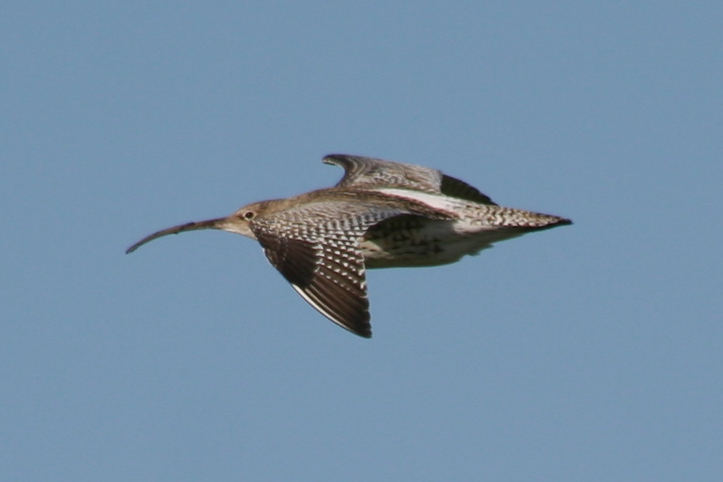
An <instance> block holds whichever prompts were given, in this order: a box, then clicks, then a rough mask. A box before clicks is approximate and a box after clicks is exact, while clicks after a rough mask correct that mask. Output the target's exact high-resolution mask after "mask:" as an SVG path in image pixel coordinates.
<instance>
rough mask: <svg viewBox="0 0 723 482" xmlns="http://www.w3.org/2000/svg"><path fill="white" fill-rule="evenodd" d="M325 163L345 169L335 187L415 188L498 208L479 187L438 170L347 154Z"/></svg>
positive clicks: (327, 159)
mask: <svg viewBox="0 0 723 482" xmlns="http://www.w3.org/2000/svg"><path fill="white" fill-rule="evenodd" d="M323 161H324V162H325V163H326V164H336V165H337V166H341V167H343V168H344V171H345V172H344V177H342V179H341V181H339V182H338V183H337V184H336V186H337V187H349V186H354V187H357V188H366V189H374V188H403V189H416V190H419V191H423V192H428V193H433V194H444V195H447V196H451V197H455V198H458V199H464V200H466V201H473V202H477V203H480V204H491V205H495V203H494V202H492V200H491V199H490V198H489V197H488V196H486V195H484V194H482V193H481V192H480V191H479V190H478V189H477V188H475V187H473V186H470V185H469V184H467V183H466V182H464V181H460V180H459V179H456V178H454V177H451V176H447V175H446V174H443V173H442V172H441V171H439V170H437V169H432V168H429V167H422V166H415V165H413V164H403V163H401V162H392V161H385V160H383V159H375V158H372V157H362V156H350V155H347V154H330V155H328V156H326V157H324V159H323Z"/></svg>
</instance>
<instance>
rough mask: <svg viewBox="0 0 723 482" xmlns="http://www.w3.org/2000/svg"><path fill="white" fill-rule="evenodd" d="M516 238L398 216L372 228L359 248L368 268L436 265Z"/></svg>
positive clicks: (463, 225) (456, 224)
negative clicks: (503, 240)
mask: <svg viewBox="0 0 723 482" xmlns="http://www.w3.org/2000/svg"><path fill="white" fill-rule="evenodd" d="M502 231H506V232H505V233H503V232H502ZM519 234H522V233H519ZM517 235H518V233H516V232H512V231H510V230H500V229H499V228H498V229H480V227H479V226H476V227H475V228H474V229H472V228H471V226H469V225H468V224H467V223H465V222H464V221H460V220H456V221H447V220H429V219H423V218H419V217H416V216H401V217H399V218H393V219H392V220H388V221H385V222H383V223H380V224H379V225H377V226H374V227H373V228H371V229H370V230H369V231H368V232H367V233H366V235H365V236H364V238H363V239H362V242H361V244H360V247H361V249H362V254H363V255H364V260H365V265H366V267H367V268H397V267H422V266H439V265H443V264H449V263H454V262H456V261H459V259H460V258H462V257H463V256H465V255H475V254H477V253H479V252H480V251H481V250H483V249H485V248H488V247H490V246H491V245H492V243H493V242H495V241H500V240H502V239H508V238H510V237H515V236H517Z"/></svg>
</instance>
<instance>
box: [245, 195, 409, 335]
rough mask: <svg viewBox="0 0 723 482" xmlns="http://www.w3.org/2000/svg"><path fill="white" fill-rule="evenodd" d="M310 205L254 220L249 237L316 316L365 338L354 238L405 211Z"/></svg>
mask: <svg viewBox="0 0 723 482" xmlns="http://www.w3.org/2000/svg"><path fill="white" fill-rule="evenodd" d="M317 208H318V206H314V203H310V204H307V205H305V206H298V207H293V208H290V209H288V210H285V211H283V212H281V213H276V214H275V215H272V216H270V217H268V218H257V219H256V220H255V221H254V224H253V228H252V229H253V230H254V234H256V237H257V239H258V240H259V243H261V246H262V247H263V248H264V252H265V254H266V257H267V258H268V259H269V261H270V262H271V264H272V265H273V266H274V267H275V268H276V269H278V270H279V272H280V273H281V274H282V275H283V276H284V278H286V280H287V281H288V282H289V283H291V285H292V286H293V288H294V289H295V290H296V291H297V292H298V293H299V294H300V295H301V296H302V297H303V298H304V299H305V300H306V301H307V302H308V303H309V304H310V305H311V306H313V307H314V308H316V309H317V310H318V311H319V312H320V313H321V314H323V315H324V316H326V317H327V318H329V319H330V320H331V321H333V322H334V323H336V324H337V325H339V326H341V327H343V328H345V329H347V330H349V331H351V332H352V333H355V334H357V335H359V336H362V337H365V338H369V337H371V334H372V332H371V324H370V323H369V319H370V315H369V299H368V298H367V289H366V288H367V287H366V274H365V273H366V269H365V267H364V256H363V255H362V251H361V248H360V246H359V243H360V240H361V238H362V236H363V235H364V233H365V232H366V230H367V229H368V228H369V226H371V225H373V224H375V223H377V222H379V221H382V220H384V219H387V218H389V217H392V216H395V215H397V214H405V213H407V211H405V210H403V209H400V208H394V207H392V208H388V209H377V210H376V211H374V212H372V211H370V210H369V207H365V206H364V204H363V203H350V202H343V203H339V204H337V205H334V206H333V208H334V209H333V211H332V210H324V209H317Z"/></svg>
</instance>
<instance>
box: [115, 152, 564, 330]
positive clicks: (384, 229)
mask: <svg viewBox="0 0 723 482" xmlns="http://www.w3.org/2000/svg"><path fill="white" fill-rule="evenodd" d="M324 162H325V163H327V164H336V165H339V166H342V167H343V168H344V170H345V175H344V177H343V178H342V179H341V181H339V183H337V185H336V186H334V187H332V188H328V189H320V190H317V191H312V192H309V193H306V194H301V195H299V196H295V197H292V198H288V199H277V200H271V201H262V202H257V203H253V204H249V205H247V206H244V207H243V208H241V209H239V210H238V211H236V212H235V213H234V214H232V215H231V216H228V217H225V218H217V219H211V220H208V221H200V222H193V223H187V224H182V225H179V226H175V227H172V228H168V229H164V230H161V231H158V232H156V233H154V234H151V235H150V236H147V237H146V238H143V239H142V240H140V241H139V242H137V243H136V244H134V245H133V246H131V247H130V248H129V249H128V251H127V252H128V253H130V252H132V251H135V250H136V249H137V248H138V247H140V246H141V245H143V244H145V243H147V242H149V241H152V240H154V239H156V238H159V237H161V236H165V235H167V234H178V233H180V232H183V231H192V230H199V229H221V230H224V231H229V232H233V233H237V234H242V235H244V236H247V237H249V238H252V239H256V240H258V242H259V243H260V244H261V246H262V247H263V249H264V253H265V254H266V257H267V258H268V260H269V261H270V262H271V264H272V265H273V266H274V267H275V268H276V269H277V270H279V272H280V273H281V274H282V275H283V276H284V278H286V280H287V281H288V282H289V283H291V285H292V286H293V288H294V289H295V290H296V291H297V292H298V293H299V294H300V295H301V296H302V297H303V298H304V299H305V300H306V301H307V302H309V304H311V305H312V306H313V307H314V308H316V309H317V310H318V311H319V312H320V313H322V314H323V315H324V316H326V317H327V318H329V319H330V320H331V321H333V322H334V323H336V324H338V325H340V326H342V327H344V328H346V329H347V330H349V331H351V332H352V333H355V334H357V335H359V336H363V337H370V336H371V325H370V323H369V319H370V316H369V300H368V298H367V290H366V275H365V270H366V268H390V267H413V266H437V265H442V264H448V263H453V262H455V261H457V260H459V259H460V258H462V257H463V256H465V255H468V254H469V255H473V254H477V253H478V252H479V251H481V250H482V249H485V248H487V247H490V246H491V245H492V243H495V242H497V241H502V240H505V239H509V238H513V237H516V236H520V235H522V234H525V233H528V232H531V231H539V230H543V229H549V228H552V227H555V226H561V225H565V224H570V223H571V221H570V220H568V219H565V218H561V217H558V216H551V215H547V214H538V213H533V212H529V211H523V210H519V209H512V208H505V207H501V206H498V205H497V204H495V203H494V202H492V200H491V199H490V198H489V197H487V196H486V195H484V194H482V193H481V192H480V191H479V190H477V189H476V188H474V187H472V186H470V185H469V184H467V183H465V182H463V181H460V180H459V179H455V178H453V177H450V176H447V175H444V174H442V173H441V172H440V171H438V170H436V169H430V168H426V167H421V166H415V165H411V164H402V163H397V162H390V161H384V160H381V159H372V158H367V157H359V156H349V155H341V154H334V155H330V156H327V157H325V158H324Z"/></svg>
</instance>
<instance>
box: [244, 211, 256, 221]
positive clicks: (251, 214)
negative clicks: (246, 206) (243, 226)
mask: <svg viewBox="0 0 723 482" xmlns="http://www.w3.org/2000/svg"><path fill="white" fill-rule="evenodd" d="M244 218H246V219H249V220H251V219H253V218H254V212H253V211H246V212H245V213H244Z"/></svg>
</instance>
